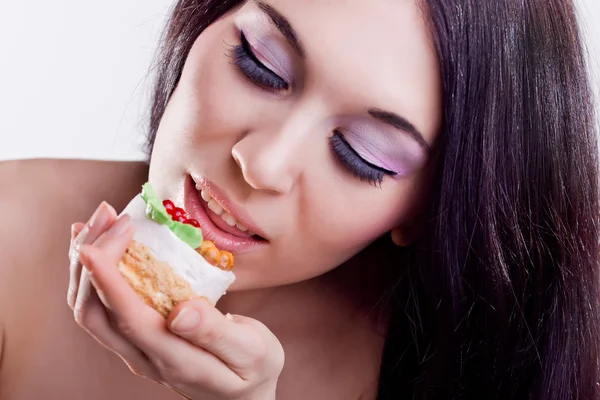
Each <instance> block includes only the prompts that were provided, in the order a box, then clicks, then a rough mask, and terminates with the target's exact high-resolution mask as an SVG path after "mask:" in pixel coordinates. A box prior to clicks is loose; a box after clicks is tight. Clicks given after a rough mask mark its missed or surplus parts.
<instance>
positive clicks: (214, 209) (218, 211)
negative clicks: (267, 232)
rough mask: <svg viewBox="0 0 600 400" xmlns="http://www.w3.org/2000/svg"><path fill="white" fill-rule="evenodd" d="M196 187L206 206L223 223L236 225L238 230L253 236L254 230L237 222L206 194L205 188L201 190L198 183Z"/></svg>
mask: <svg viewBox="0 0 600 400" xmlns="http://www.w3.org/2000/svg"><path fill="white" fill-rule="evenodd" d="M196 189H198V190H199V191H200V197H202V200H204V201H205V202H207V203H208V208H209V209H210V210H211V211H212V212H214V213H215V214H217V215H219V216H220V217H221V219H222V220H223V221H225V223H226V224H227V225H229V226H235V227H237V228H238V229H239V230H240V231H242V232H248V234H249V235H252V236H254V232H251V231H248V228H246V227H245V226H244V225H242V224H241V223H239V222H238V221H237V220H236V219H235V217H234V216H233V215H231V214H229V213H228V212H225V210H224V209H223V207H221V206H220V205H219V203H217V202H216V201H215V199H213V198H212V197H211V195H210V194H208V192H207V191H206V190H201V188H200V187H198V185H197V186H196Z"/></svg>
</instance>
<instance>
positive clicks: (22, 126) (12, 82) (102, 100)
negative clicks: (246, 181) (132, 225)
mask: <svg viewBox="0 0 600 400" xmlns="http://www.w3.org/2000/svg"><path fill="white" fill-rule="evenodd" d="M483 1H493V0H483ZM170 6H171V0H102V1H88V0H84V1H82V0H51V1H50V0H27V1H24V0H2V1H0V160H1V159H15V158H30V157H67V158H93V159H109V160H139V159H142V158H143V157H144V154H143V153H142V151H141V143H142V142H143V140H144V132H145V124H146V118H145V116H146V114H147V110H148V107H147V104H148V93H149V88H150V83H151V81H150V79H147V76H148V71H149V70H150V68H151V65H150V64H151V60H152V57H153V54H154V51H155V47H156V44H157V40H158V36H159V33H160V31H161V28H162V25H163V23H164V21H165V18H166V16H167V14H168V9H169V8H170ZM579 9H580V13H581V15H582V16H583V19H584V26H583V29H584V32H585V34H586V37H587V43H588V47H589V49H590V53H591V58H592V59H591V65H592V69H593V71H592V72H593V74H594V76H595V78H594V79H595V80H594V82H595V86H596V88H598V87H600V79H599V77H600V0H579ZM597 93H598V91H597Z"/></svg>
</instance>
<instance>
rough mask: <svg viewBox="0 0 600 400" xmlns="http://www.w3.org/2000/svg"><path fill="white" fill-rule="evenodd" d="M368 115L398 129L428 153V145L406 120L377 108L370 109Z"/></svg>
mask: <svg viewBox="0 0 600 400" xmlns="http://www.w3.org/2000/svg"><path fill="white" fill-rule="evenodd" d="M369 115H370V116H372V117H373V118H375V119H378V120H379V121H381V122H383V123H385V124H388V125H391V126H393V127H394V128H397V129H400V130H401V131H403V132H406V133H407V134H408V135H409V136H410V137H412V138H413V139H414V140H415V141H416V142H417V143H418V144H419V145H420V146H421V147H422V148H423V149H424V150H426V151H429V150H430V148H429V145H428V144H427V141H425V138H424V137H423V135H422V134H421V132H419V131H418V130H417V128H415V126H414V125H413V124H411V123H410V122H409V121H408V120H407V119H406V118H404V117H401V116H399V115H398V114H394V113H391V112H388V111H383V110H379V109H377V108H372V109H370V110H369Z"/></svg>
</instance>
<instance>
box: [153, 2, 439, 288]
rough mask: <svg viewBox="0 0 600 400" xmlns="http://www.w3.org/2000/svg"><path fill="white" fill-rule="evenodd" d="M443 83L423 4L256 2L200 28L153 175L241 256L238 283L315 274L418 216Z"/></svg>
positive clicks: (208, 232) (165, 122) (160, 138)
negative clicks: (421, 7)
mask: <svg viewBox="0 0 600 400" xmlns="http://www.w3.org/2000/svg"><path fill="white" fill-rule="evenodd" d="M440 93H441V85H440V77H439V68H438V61H437V58H436V54H435V50H434V48H433V45H432V43H431V40H430V33H429V32H428V29H427V25H426V20H425V17H424V15H423V13H422V12H421V9H420V8H419V7H418V6H417V4H416V3H415V2H413V1H384V0H376V1H375V0H372V1H364V0H349V1H344V2H339V1H324V0H322V1H302V2H298V1H293V0H265V1H264V2H257V1H253V0H251V1H248V2H247V3H245V4H244V5H243V6H241V7H239V8H237V9H235V10H233V11H232V12H230V13H229V14H227V15H226V16H224V17H223V18H221V19H220V20H218V21H217V22H216V23H214V24H212V25H211V26H210V27H208V28H207V29H206V30H205V31H204V32H203V33H202V34H201V35H200V36H199V37H198V38H197V40H196V42H195V44H194V46H193V48H192V49H191V52H190V54H189V56H188V58H187V61H186V64H185V67H184V70H183V74H182V76H181V80H180V81H179V84H178V87H177V89H176V90H175V92H174V94H173V96H172V98H171V100H170V102H169V104H168V106H167V109H166V112H165V114H164V117H163V119H162V121H161V125H160V128H159V130H158V134H157V139H156V142H155V146H154V152H153V154H152V160H151V166H150V181H151V182H152V184H153V185H154V186H155V187H156V189H157V192H158V193H159V194H160V195H162V196H164V197H165V198H170V199H172V200H174V201H175V202H176V203H179V204H185V208H186V211H188V212H189V213H190V214H191V216H192V217H195V218H196V219H198V220H199V221H200V223H201V224H202V227H203V232H204V235H205V238H206V239H210V240H213V241H215V243H216V244H217V246H218V247H221V248H223V249H225V250H230V251H233V252H234V253H235V254H236V267H235V271H236V276H237V278H238V280H237V281H236V283H235V284H234V286H233V287H232V289H233V290H240V289H251V288H259V287H267V286H275V285H283V284H289V283H294V282H299V281H302V280H306V279H310V278H313V277H316V276H319V275H321V274H323V273H325V272H327V271H329V270H331V269H333V268H335V267H336V266H338V265H340V264H341V263H343V262H344V261H346V260H348V259H349V258H351V257H352V256H353V255H355V254H356V253H358V252H360V251H361V250H362V249H364V248H365V247H366V246H367V245H368V244H370V243H371V242H373V241H374V240H375V239H376V238H377V237H379V236H381V235H382V234H385V233H386V232H389V231H390V230H391V229H393V228H395V227H400V229H402V227H403V226H405V225H407V224H409V223H411V222H412V221H413V220H414V219H415V218H416V216H417V213H418V209H419V207H420V206H422V205H423V203H424V202H425V200H426V199H424V195H425V192H426V191H427V189H428V183H429V180H428V175H429V174H430V172H428V169H427V168H426V164H427V163H428V161H429V160H430V157H431V151H430V149H431V148H432V147H433V146H434V143H435V141H436V139H437V134H438V131H439V129H440V125H441V94H440ZM224 210H225V211H224ZM227 211H228V212H227ZM231 225H233V227H232V226H231ZM253 234H254V235H253Z"/></svg>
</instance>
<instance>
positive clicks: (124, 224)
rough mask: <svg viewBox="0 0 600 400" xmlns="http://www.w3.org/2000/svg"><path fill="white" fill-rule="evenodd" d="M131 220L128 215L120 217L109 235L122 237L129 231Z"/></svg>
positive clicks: (109, 231)
mask: <svg viewBox="0 0 600 400" xmlns="http://www.w3.org/2000/svg"><path fill="white" fill-rule="evenodd" d="M130 219H131V218H129V216H128V215H123V216H122V217H120V218H119V219H118V220H117V221H116V222H115V223H114V224H113V225H112V226H111V227H110V229H109V230H108V234H109V235H111V236H121V235H122V234H124V233H125V232H126V231H127V229H129V221H130Z"/></svg>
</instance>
